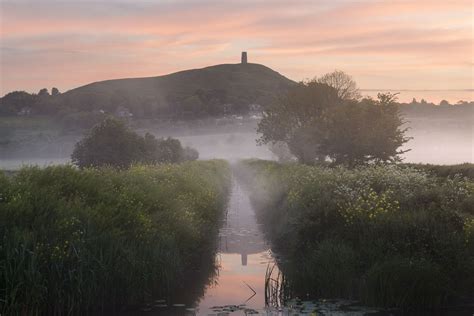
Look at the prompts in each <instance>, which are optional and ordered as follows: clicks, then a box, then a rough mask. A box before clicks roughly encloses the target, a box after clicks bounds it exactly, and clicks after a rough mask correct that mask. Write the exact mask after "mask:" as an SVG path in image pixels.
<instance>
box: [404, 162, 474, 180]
mask: <svg viewBox="0 0 474 316" xmlns="http://www.w3.org/2000/svg"><path fill="white" fill-rule="evenodd" d="M406 165H407V166H410V167H413V168H415V169H420V170H424V171H426V172H429V173H430V174H432V175H435V176H438V177H441V178H447V177H454V176H456V175H459V176H462V177H467V178H469V179H471V180H474V164H473V163H462V164H457V165H432V164H406Z"/></svg>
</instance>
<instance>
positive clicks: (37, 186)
mask: <svg viewBox="0 0 474 316" xmlns="http://www.w3.org/2000/svg"><path fill="white" fill-rule="evenodd" d="M229 189H230V169H229V167H228V165H227V163H225V162H224V161H218V160H215V161H201V162H190V163H183V164H179V165H160V166H135V167H132V168H131V169H130V170H126V171H116V170H113V169H100V170H96V169H85V170H78V169H76V168H74V167H72V166H55V167H47V168H44V169H39V168H34V167H31V168H23V169H22V170H20V171H18V172H16V173H13V174H9V175H8V176H7V175H5V174H1V173H0V238H1V239H2V241H1V248H0V273H1V274H0V306H1V309H0V311H1V312H0V313H2V314H9V315H10V314H29V315H32V314H61V313H72V314H83V313H85V312H92V311H97V310H102V311H106V310H110V309H116V308H120V307H121V306H123V305H131V304H142V303H144V302H146V301H147V300H150V299H152V298H166V297H169V295H171V293H172V291H173V289H174V287H176V285H177V284H180V283H183V280H184V278H185V276H186V274H187V273H188V272H189V270H192V269H197V268H199V266H200V263H201V262H202V261H203V260H204V259H203V258H211V259H213V251H214V249H215V245H214V242H215V239H216V237H217V232H218V226H219V220H220V218H221V215H222V214H223V210H224V209H225V205H226V201H227V195H228V191H229Z"/></svg>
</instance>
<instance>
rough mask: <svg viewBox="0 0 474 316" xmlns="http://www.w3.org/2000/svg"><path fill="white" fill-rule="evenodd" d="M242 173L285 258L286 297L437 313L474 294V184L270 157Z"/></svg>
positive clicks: (405, 171) (248, 164)
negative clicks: (343, 300)
mask: <svg viewBox="0 0 474 316" xmlns="http://www.w3.org/2000/svg"><path fill="white" fill-rule="evenodd" d="M471 168H472V166H471ZM239 176H240V177H241V179H243V181H244V182H245V183H246V185H247V186H248V188H249V191H250V192H251V193H250V194H251V199H252V201H253V204H254V206H255V209H256V214H257V217H258V219H259V221H260V222H261V223H262V224H263V227H264V233H265V235H266V237H267V238H268V239H269V240H270V241H271V242H272V245H273V250H274V251H275V252H276V254H277V261H278V263H279V268H280V270H282V273H283V275H284V277H285V278H284V280H285V284H284V286H283V289H284V291H283V292H284V293H280V295H281V297H282V298H283V299H285V298H286V297H287V298H292V297H298V296H299V297H301V298H304V297H313V298H314V297H316V298H334V297H338V298H350V299H357V300H360V301H362V302H364V303H366V304H369V305H372V306H381V307H401V308H434V307H440V306H446V305H449V304H453V302H459V301H463V299H465V298H467V299H469V298H470V297H472V294H473V293H472V289H474V209H473V205H474V203H473V201H474V182H472V180H469V179H468V178H463V177H461V176H451V177H448V178H441V177H436V176H434V175H430V174H429V173H426V172H424V171H421V170H417V169H415V168H411V167H403V166H395V165H386V166H367V167H359V168H356V169H352V170H350V169H346V168H344V167H337V168H326V167H318V166H305V165H300V164H279V163H276V162H269V161H262V160H247V161H245V162H243V163H242V164H241V168H240V172H239Z"/></svg>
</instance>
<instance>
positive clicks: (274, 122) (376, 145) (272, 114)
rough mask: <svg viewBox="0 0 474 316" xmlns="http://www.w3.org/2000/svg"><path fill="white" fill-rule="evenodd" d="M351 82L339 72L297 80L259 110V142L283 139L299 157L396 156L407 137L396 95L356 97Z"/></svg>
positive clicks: (343, 160) (345, 160)
mask: <svg viewBox="0 0 474 316" xmlns="http://www.w3.org/2000/svg"><path fill="white" fill-rule="evenodd" d="M357 97H358V91H357V88H356V85H355V82H353V81H352V80H351V78H350V77H349V76H347V75H345V74H344V73H342V72H334V73H332V74H327V75H325V76H323V77H321V78H320V79H315V80H312V81H309V82H305V83H300V84H299V85H298V86H296V87H294V88H293V89H292V90H290V92H289V93H288V94H287V95H286V96H285V97H283V98H281V99H280V101H279V102H276V103H274V104H273V105H271V106H268V107H266V108H265V110H264V114H263V119H262V120H261V121H260V123H259V124H258V130H257V131H258V132H259V133H260V134H262V136H261V138H260V140H259V141H260V142H261V143H262V144H268V143H270V144H276V143H284V144H286V145H287V147H288V149H289V150H290V152H291V153H292V154H293V155H294V156H295V157H296V158H297V159H298V160H299V161H300V162H302V163H306V164H311V163H314V162H316V161H319V162H324V161H326V160H328V159H329V160H331V161H332V162H334V163H335V164H344V165H347V166H351V167H352V166H355V165H358V164H367V163H369V162H387V161H398V160H399V159H400V158H399V155H400V154H402V153H404V152H405V151H402V150H400V149H399V148H400V147H401V146H402V145H403V144H404V143H406V142H407V141H408V138H407V137H405V136H404V134H405V131H406V129H404V128H402V125H403V124H404V122H403V120H402V118H401V116H400V114H399V112H398V108H397V106H396V103H395V96H394V95H391V94H379V96H378V100H372V99H364V100H362V101H358V100H357V99H356V98H357Z"/></svg>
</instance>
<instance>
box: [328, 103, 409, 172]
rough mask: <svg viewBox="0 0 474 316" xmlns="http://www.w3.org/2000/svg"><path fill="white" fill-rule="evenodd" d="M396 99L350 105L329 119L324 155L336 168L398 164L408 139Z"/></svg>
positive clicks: (346, 105) (338, 108)
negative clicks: (341, 166) (373, 164)
mask: <svg viewBox="0 0 474 316" xmlns="http://www.w3.org/2000/svg"><path fill="white" fill-rule="evenodd" d="M403 124H404V122H403V119H402V118H401V116H400V114H399V112H398V107H397V105H396V103H395V95H393V94H379V95H378V99H377V100H373V99H365V100H363V101H361V102H357V103H355V102H348V103H345V104H343V105H341V106H340V107H337V108H335V109H334V110H333V111H331V113H329V115H328V120H327V125H326V126H327V135H326V139H325V142H324V144H323V146H322V147H323V151H324V153H325V154H326V155H327V156H328V157H329V158H330V159H331V161H333V162H334V163H336V164H344V165H347V166H349V167H353V166H356V165H360V164H367V163H371V162H376V163H379V162H396V161H400V155H401V154H403V153H404V152H406V151H407V150H400V149H399V148H400V147H401V146H402V145H403V144H405V143H406V142H407V141H408V140H409V138H408V137H405V132H406V128H403V127H402V126H403Z"/></svg>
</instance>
